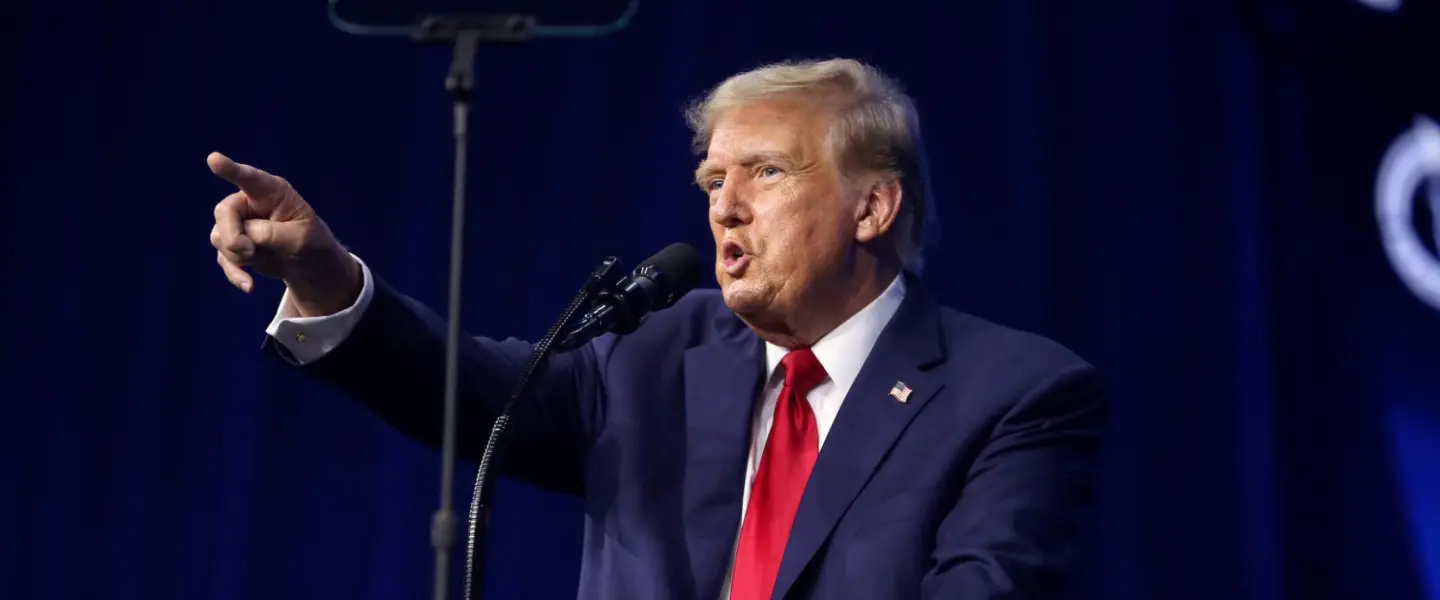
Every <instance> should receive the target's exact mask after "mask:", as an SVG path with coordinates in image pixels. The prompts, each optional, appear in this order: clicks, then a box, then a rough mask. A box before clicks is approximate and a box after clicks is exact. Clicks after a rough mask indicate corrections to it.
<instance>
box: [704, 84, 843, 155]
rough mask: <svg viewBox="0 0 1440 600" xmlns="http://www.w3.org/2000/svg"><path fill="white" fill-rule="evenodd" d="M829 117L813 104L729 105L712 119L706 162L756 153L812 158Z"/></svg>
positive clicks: (781, 101) (798, 101) (758, 103)
mask: <svg viewBox="0 0 1440 600" xmlns="http://www.w3.org/2000/svg"><path fill="white" fill-rule="evenodd" d="M827 125H828V118H827V117H826V116H825V115H824V114H823V112H822V111H821V110H820V109H819V107H817V106H816V105H814V104H813V103H809V102H806V101H804V100H798V99H786V100H767V101H762V102H755V103H751V104H745V105H742V106H737V107H735V108H731V109H728V110H726V111H725V112H724V113H722V114H721V115H720V116H719V118H717V119H716V120H715V127H714V128H713V129H712V130H711V133H710V146H709V148H708V149H707V152H706V157H705V162H707V163H710V164H730V163H734V162H739V161H743V160H745V159H746V157H749V156H753V155H756V154H784V155H788V156H791V157H793V158H797V159H799V158H806V157H815V155H817V154H819V150H820V148H821V146H823V145H824V143H825V139H826V134H827V133H828V128H827Z"/></svg>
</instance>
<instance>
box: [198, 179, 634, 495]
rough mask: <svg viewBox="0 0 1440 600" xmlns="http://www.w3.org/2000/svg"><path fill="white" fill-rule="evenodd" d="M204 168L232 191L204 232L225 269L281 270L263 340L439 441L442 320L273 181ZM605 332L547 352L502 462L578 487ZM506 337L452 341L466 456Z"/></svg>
mask: <svg viewBox="0 0 1440 600" xmlns="http://www.w3.org/2000/svg"><path fill="white" fill-rule="evenodd" d="M208 162H209V164H210V168H211V170H212V171H213V172H215V174H216V175H219V176H220V177H222V178H224V179H226V180H227V181H229V182H231V183H233V184H235V185H236V187H238V188H239V191H237V192H236V193H234V194H231V195H230V196H227V197H226V198H225V199H224V200H222V201H221V202H220V203H219V205H217V206H216V208H215V227H214V229H212V231H211V242H212V244H213V245H214V246H215V248H216V252H217V261H218V262H219V263H220V266H221V268H222V269H223V270H224V272H225V274H226V277H227V278H228V279H229V280H230V281H231V283H233V284H234V285H235V286H236V287H238V288H240V289H241V290H243V291H246V292H249V291H250V290H251V288H252V287H253V286H252V283H253V280H252V279H251V276H250V273H249V272H247V270H246V269H249V270H250V271H253V272H256V273H260V274H262V275H266V276H270V277H275V278H278V279H281V280H283V281H284V282H285V284H286V293H285V296H284V298H283V299H282V300H281V306H280V309H279V311H278V312H277V315H276V319H275V321H274V322H272V323H271V326H270V327H269V328H268V330H267V331H268V333H269V336H267V338H266V344H265V347H266V349H267V351H269V352H270V353H271V354H272V355H273V356H275V357H276V358H277V359H280V360H282V361H284V362H285V363H287V364H290V365H293V366H294V367H295V368H298V369H300V370H301V371H302V372H304V373H306V374H307V375H310V376H313V377H315V378H317V379H319V380H321V381H324V382H326V383H328V384H330V385H332V386H334V387H335V388H337V389H339V390H340V391H342V392H344V393H345V394H346V395H347V396H349V397H351V398H353V399H355V400H356V401H358V402H359V403H360V404H362V405H364V406H365V407H366V408H368V409H369V410H371V411H372V412H374V413H375V414H376V415H378V416H379V417H380V418H381V419H383V420H384V421H386V422H387V423H389V424H390V425H392V426H393V427H395V428H396V429H397V430H398V431H400V432H401V433H403V434H405V435H407V436H410V437H412V438H414V439H416V440H419V441H421V442H424V443H427V444H430V445H433V446H436V447H438V446H439V445H440V443H441V436H442V425H443V421H442V417H443V412H444V397H443V390H444V356H445V327H444V324H443V322H442V321H441V320H440V319H439V318H438V317H437V316H436V315H435V314H434V312H432V311H431V310H429V309H428V308H426V307H424V306H422V305H421V304H420V303H418V302H416V301H414V300H412V299H410V298H407V297H406V296H404V295H402V294H400V293H399V292H397V291H395V290H394V289H392V288H391V287H390V286H389V285H387V284H386V283H385V282H384V281H383V280H382V279H380V278H379V277H377V276H375V274H374V273H372V272H370V270H369V269H368V268H367V267H366V266H365V265H364V263H363V262H361V261H360V260H359V259H358V258H356V257H354V256H352V255H350V253H349V252H348V251H346V250H345V249H344V248H343V247H342V246H341V245H340V244H339V243H338V242H337V241H336V240H335V238H334V236H333V235H332V234H331V232H330V230H329V228H328V227H327V226H326V225H325V223H324V222H323V221H321V220H320V219H319V218H318V217H317V216H316V215H315V212H314V210H313V209H312V208H311V207H310V205H309V204H308V203H306V202H305V200H304V199H303V198H301V197H300V195H299V194H298V193H297V192H296V191H295V190H294V188H293V187H291V186H290V184H289V183H288V182H286V181H285V180H284V179H282V178H279V177H276V176H274V175H270V174H268V173H265V172H264V171H261V170H259V169H255V168H253V167H250V166H247V165H242V164H239V163H235V162H233V161H231V160H230V159H228V158H226V157H224V156H222V155H219V154H212V155H211V156H210V158H209V161H208ZM608 347H609V346H608V343H607V342H605V341H603V340H602V341H599V342H597V343H594V344H591V345H588V346H585V347H583V348H581V349H579V350H576V351H573V352H568V353H564V354H560V355H556V356H554V357H552V359H551V361H550V364H549V366H548V368H546V369H545V370H544V371H542V372H540V373H537V374H536V376H535V381H534V382H533V384H532V396H531V397H530V398H529V400H528V401H526V402H524V403H522V404H520V407H519V409H517V412H516V413H515V415H514V420H513V422H512V424H511V434H510V436H509V438H508V439H509V440H510V442H509V447H508V452H507V453H506V454H505V458H506V460H505V461H504V462H502V463H501V465H500V466H501V467H502V471H504V472H506V473H507V474H510V475H513V476H516V477H520V478H522V479H525V480H527V481H530V482H532V483H534V484H536V485H540V486H543V487H547V488H550V489H556V490H560V491H568V492H579V491H580V489H581V486H582V484H583V466H582V465H583V462H584V455H585V452H586V449H587V448H588V447H589V444H590V441H591V440H592V439H593V438H594V433H595V423H596V422H597V421H598V417H597V415H598V412H599V410H600V407H601V406H603V396H602V395H603V386H602V385H601V373H602V372H603V369H604V367H603V362H604V360H605V355H606V353H607V351H608ZM531 348H532V346H531V344H529V343H526V342H522V341H519V340H514V339H509V340H503V341H499V340H493V339H487V338H470V337H468V336H467V337H465V338H464V339H462V343H461V346H460V359H459V378H458V384H459V385H458V399H459V411H458V417H459V419H458V425H457V434H458V440H459V445H458V446H457V450H458V452H459V455H460V456H461V457H462V458H469V459H476V458H478V456H479V454H480V452H481V451H482V450H483V448H484V444H485V440H486V438H487V437H488V435H489V431H490V427H491V425H492V424H493V422H494V420H495V418H496V416H498V413H499V412H500V410H501V409H502V407H503V406H504V404H505V402H506V400H507V399H508V397H509V392H510V390H511V388H512V387H513V385H514V383H515V382H516V381H517V380H518V379H519V377H520V374H521V371H522V369H523V368H524V366H525V364H526V361H527V360H528V359H529V356H530V351H531Z"/></svg>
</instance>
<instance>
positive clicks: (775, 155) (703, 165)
mask: <svg viewBox="0 0 1440 600" xmlns="http://www.w3.org/2000/svg"><path fill="white" fill-rule="evenodd" d="M765 162H773V163H780V164H782V165H785V166H791V165H793V164H794V163H795V161H794V160H793V159H791V158H790V155H788V154H785V153H784V152H754V153H751V154H747V155H745V157H744V158H741V159H740V161H739V163H740V165H742V166H745V167H750V166H754V165H756V164H759V163H765ZM721 170H722V169H721V168H720V165H717V164H715V163H713V162H710V160H709V159H706V160H702V161H700V166H698V167H696V168H695V182H696V183H699V184H701V185H704V180H705V177H706V176H707V175H710V174H712V173H716V172H718V171H721Z"/></svg>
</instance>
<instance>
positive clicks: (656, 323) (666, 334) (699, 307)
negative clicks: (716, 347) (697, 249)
mask: <svg viewBox="0 0 1440 600" xmlns="http://www.w3.org/2000/svg"><path fill="white" fill-rule="evenodd" d="M737 325H738V326H739V327H744V324H743V323H741V322H740V320H739V318H738V317H736V316H735V315H734V313H732V312H730V309H729V308H728V307H726V306H725V299H724V298H723V297H722V296H721V295H720V290H717V289H700V290H694V291H692V292H690V293H688V294H686V295H685V296H683V297H682V298H680V299H679V300H678V301H676V302H675V304H674V305H671V306H670V307H669V308H664V309H661V310H657V311H655V312H653V313H650V314H649V315H646V317H645V322H644V323H643V324H641V326H640V327H639V328H638V329H636V330H635V331H634V332H632V333H630V334H628V335H626V336H623V337H622V338H620V339H621V340H624V344H623V345H625V346H627V347H630V348H635V349H639V348H651V349H653V348H659V347H673V346H674V345H675V344H677V343H678V344H679V345H680V346H681V347H687V348H688V347H690V346H695V345H698V344H701V343H704V342H705V341H706V340H707V339H709V338H710V337H711V336H713V335H716V334H720V335H724V334H725V333H726V332H727V331H728V330H730V329H734V328H735V327H736V326H737ZM617 343H619V340H617Z"/></svg>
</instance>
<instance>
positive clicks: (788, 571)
mask: <svg viewBox="0 0 1440 600" xmlns="http://www.w3.org/2000/svg"><path fill="white" fill-rule="evenodd" d="M689 120H690V122H691V125H692V126H693V128H694V129H695V132H696V145H697V149H698V150H699V151H700V152H703V153H704V160H703V162H702V163H701V164H700V167H699V169H697V171H696V183H697V184H698V185H699V186H700V188H701V189H702V190H703V191H704V193H706V194H708V195H709V199H710V204H709V206H710V209H709V219H710V226H711V230H712V232H713V234H714V238H715V251H716V259H715V274H716V278H717V279H718V280H719V284H720V290H719V291H718V292H717V291H697V292H693V293H691V294H689V295H688V296H686V297H685V298H684V299H682V300H681V301H680V302H678V303H677V304H676V305H675V306H673V307H671V308H669V309H666V310H663V311H660V312H658V313H655V314H654V315H652V317H651V319H650V320H649V321H648V322H647V323H646V324H645V325H644V326H642V327H641V328H640V329H639V330H638V331H636V332H634V333H632V334H629V335H625V336H614V335H607V336H604V337H601V338H598V339H597V340H595V341H593V342H591V343H589V344H588V345H585V346H583V347H581V348H579V349H577V350H575V351H572V352H567V353H563V354H560V355H557V356H556V357H555V358H554V360H553V361H552V362H551V364H550V366H549V367H548V369H547V370H545V371H544V372H543V373H541V374H540V375H539V376H538V381H537V385H536V393H535V395H534V397H533V398H532V399H531V400H530V401H528V402H526V403H524V404H521V405H520V407H519V408H518V409H517V413H516V414H515V415H514V422H513V426H512V427H511V431H512V436H513V438H512V442H511V446H510V451H509V452H508V454H507V457H506V458H507V460H506V461H505V462H504V464H503V469H504V471H505V472H506V473H507V474H509V475H512V476H515V477H518V478H522V479H524V480H527V481H530V482H532V483H534V484H537V485H540V486H544V487H547V488H550V489H556V490H564V491H569V492H573V493H575V494H581V495H583V496H584V498H585V507H586V519H585V528H586V532H585V534H586V535H585V547H584V559H583V561H582V566H581V589H580V596H581V597H582V598H605V599H611V598H613V599H619V600H638V599H649V598H655V599H661V598H664V599H670V598H696V599H704V600H711V599H714V598H722V599H724V598H730V599H733V600H759V599H761V598H865V599H877V598H886V599H889V598H913V597H917V596H918V597H925V598H960V599H965V600H982V599H992V600H996V599H1001V598H1006V599H1010V598H1048V597H1052V596H1053V595H1054V593H1055V592H1056V591H1057V590H1058V589H1060V587H1061V585H1062V584H1061V581H1062V579H1063V577H1062V576H1063V575H1064V574H1065V572H1066V571H1067V569H1068V568H1069V567H1070V566H1071V565H1072V563H1073V561H1074V558H1075V554H1076V551H1077V547H1078V543H1079V532H1078V529H1079V524H1080V521H1081V519H1082V511H1083V509H1084V508H1085V507H1086V506H1087V505H1088V503H1089V501H1090V497H1091V493H1092V486H1093V481H1094V478H1095V461H1096V454H1097V451H1098V448H1099V444H1100V439H1101V434H1102V429H1103V426H1104V422H1105V417H1106V414H1107V413H1106V405H1105V400H1104V397H1103V394H1102V389H1101V384H1100V382H1099V379H1098V377H1097V375H1096V373H1095V371H1094V369H1092V367H1091V366H1090V365H1088V364H1086V363H1085V362H1084V361H1083V360H1081V359H1080V358H1078V357H1076V356H1075V355H1074V354H1072V353H1071V352H1069V351H1067V350H1066V349H1064V348H1063V347H1061V346H1060V345H1058V344H1055V343H1053V342H1050V341H1048V340H1045V339H1042V338H1040V337H1038V336H1035V335H1031V334H1027V333H1023V332H1018V331H1015V330H1011V329H1007V328H1004V327H1001V326H999V325H995V324H992V323H989V322H986V321H984V320H981V319H980V318H977V317H974V316H970V315H967V314H963V313H960V312H957V311H954V310H951V309H948V308H944V307H941V306H939V305H937V303H936V301H935V299H934V298H933V297H932V296H931V295H930V294H929V293H928V292H927V291H926V289H925V285H924V284H923V282H922V281H921V280H920V278H919V274H920V272H921V269H922V264H921V252H920V249H921V242H922V235H923V232H924V222H925V213H926V212H927V211H926V210H925V188H924V174H923V173H922V172H921V161H920V149H919V129H918V120H917V119H916V115H915V109H914V108H913V105H912V103H911V102H910V100H909V99H908V98H907V97H906V96H905V95H904V94H903V93H902V92H901V91H900V90H899V88H898V86H896V85H895V84H894V83H893V82H892V81H890V80H889V79H887V78H886V77H885V76H884V75H882V74H881V73H879V72H878V71H876V70H875V69H873V68H871V67H868V66H866V65H863V64H861V63H858V62H855V61H849V60H831V61H819V62H797V63H786V64H780V65H771V66H768V67H765V68H762V69H758V70H756V71H751V72H748V73H742V74H740V75H736V76H734V77H732V78H730V79H729V80H727V81H725V82H724V83H722V84H721V85H719V86H718V87H716V88H715V89H714V90H713V91H712V92H711V93H710V94H708V95H707V96H706V97H705V98H704V99H703V100H702V101H700V102H698V103H697V104H696V105H695V106H694V107H692V109H691V110H690V111H689ZM209 163H210V167H211V169H212V170H213V171H214V172H215V173H216V174H217V175H219V176H220V177H223V178H224V179H226V180H228V181H230V182H232V183H234V184H235V185H236V186H238V188H239V191H238V192H236V193H235V194H232V195H231V196H229V197H227V198H226V199H224V200H223V201H221V203H220V204H219V205H218V206H217V207H216V212H215V217H216V224H215V229H214V230H213V231H212V242H213V243H214V245H215V247H216V249H217V251H218V261H219V262H220V265H221V267H222V268H223V269H224V271H225V273H226V275H227V277H228V278H229V279H230V280H231V281H232V282H233V283H234V284H235V285H237V286H238V287H240V288H241V289H244V290H246V291H248V290H249V289H250V286H251V281H252V280H251V278H250V277H251V276H250V274H249V273H247V272H246V270H245V269H244V267H249V268H250V269H252V270H254V271H256V272H259V273H262V274H265V275H268V276H272V277H278V278H281V279H283V280H284V281H285V283H286V288H287V289H286V293H285V295H284V297H283V299H282V300H281V306H280V308H279V311H278V313H277V315H276V319H275V321H274V322H273V323H272V324H271V326H270V328H269V334H270V337H269V338H267V339H268V340H270V342H269V343H268V344H267V348H269V349H270V350H271V351H273V352H274V353H276V354H277V355H278V356H280V357H282V358H283V359H284V360H286V361H287V362H288V363H290V364H292V365H295V366H296V368H298V369H301V370H302V371H303V372H305V373H308V374H310V375H312V376H314V377H317V378H319V379H320V380H323V381H326V382H328V383H330V384H332V385H334V386H335V387H337V388H339V389H340V390H343V391H344V392H345V393H346V394H348V395H349V396H350V397H352V398H354V399H355V400H356V401H358V402H359V403H360V404H362V405H363V406H365V407H367V408H368V409H369V410H371V411H373V412H374V413H375V414H377V415H379V417H380V418H382V419H384V420H385V421H387V422H388V423H390V424H391V425H393V426H394V427H395V428H396V429H398V430H399V431H401V432H403V433H405V434H407V435H410V436H413V437H415V438H418V439H420V440H424V441H426V442H429V443H432V444H438V442H439V440H440V435H441V433H440V432H441V425H442V419H441V414H442V382H443V377H442V373H443V365H442V362H443V356H444V326H443V324H442V322H441V320H440V319H439V318H437V317H436V315H435V314H434V313H432V312H431V311H430V310H428V309H427V308H425V307H424V306H421V305H419V304H418V303H416V302H415V301H413V300H411V299H409V298H407V297H405V296H404V295H402V294H401V293H399V292H398V291H396V290H394V289H392V288H391V287H390V286H389V285H387V284H386V282H385V280H384V279H383V278H381V277H380V276H379V274H376V273H372V272H371V271H370V270H369V269H368V267H366V266H365V265H364V263H363V262H361V261H360V260H359V258H357V257H355V256H353V255H351V254H350V253H349V252H348V251H346V250H345V249H344V248H342V247H341V246H340V245H339V244H338V243H337V242H336V241H335V238H334V237H333V235H332V234H331V233H330V231H329V230H328V229H327V228H326V226H325V224H324V222H323V221H321V220H320V219H319V218H318V217H316V216H315V213H314V211H313V210H312V209H311V208H310V205H309V204H307V203H306V202H305V201H304V200H303V199H302V198H301V197H300V195H299V194H298V193H297V192H296V191H295V190H294V189H293V188H292V187H290V185H289V184H288V183H286V182H285V181H284V180H283V179H280V178H278V177H275V176H272V175H269V174H267V173H265V172H263V171H260V170H258V169H255V168H253V167H249V166H246V165H242V164H238V163H235V162H233V161H231V160H230V159H228V158H226V157H224V156H222V155H219V154H212V155H211V157H210V159H209ZM530 351H531V346H530V345H529V344H527V343H525V342H522V341H518V340H514V339H507V340H503V341H500V340H495V339H488V338H484V337H477V338H473V339H471V338H468V337H467V338H466V342H465V343H464V344H463V346H462V348H461V355H460V377H459V397H460V401H461V407H460V428H461V431H460V434H461V436H460V440H461V442H462V447H461V452H462V456H464V455H468V457H470V458H472V459H473V458H475V457H476V456H477V454H478V453H479V451H480V449H481V448H482V447H483V445H484V441H485V438H486V433H487V431H488V430H489V427H490V425H491V422H492V421H493V419H494V417H495V416H496V414H497V413H498V411H499V410H500V409H501V407H502V405H503V404H504V402H505V400H506V398H505V395H504V391H506V390H508V389H509V388H510V383H511V382H513V381H514V380H515V379H517V377H518V373H519V371H520V370H521V368H522V367H523V365H524V363H525V362H526V359H527V357H528V356H529V354H530Z"/></svg>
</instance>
